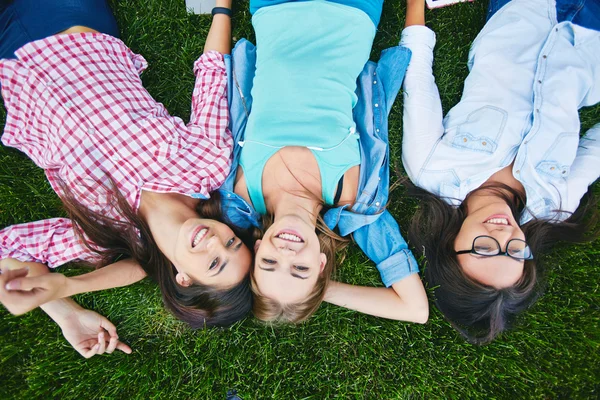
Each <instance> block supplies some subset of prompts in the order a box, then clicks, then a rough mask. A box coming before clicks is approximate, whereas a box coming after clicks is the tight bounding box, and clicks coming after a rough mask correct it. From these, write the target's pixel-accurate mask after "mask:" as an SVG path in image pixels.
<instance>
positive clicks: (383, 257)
mask: <svg viewBox="0 0 600 400" xmlns="http://www.w3.org/2000/svg"><path fill="white" fill-rule="evenodd" d="M409 60H410V51H409V50H408V49H406V48H404V47H401V46H397V47H393V48H390V49H387V50H384V51H383V52H382V54H381V58H380V60H379V62H377V63H374V62H368V63H367V64H366V65H365V67H364V69H363V71H362V73H361V74H360V76H359V78H358V81H357V85H358V87H357V94H358V103H357V105H356V107H355V108H354V110H353V114H354V120H355V122H356V131H357V132H359V133H360V150H361V168H360V181H359V192H358V197H357V199H356V202H355V204H354V205H353V206H352V208H349V207H348V206H343V207H337V208H331V209H329V210H328V211H327V212H326V213H325V217H324V219H325V223H326V224H327V226H329V228H331V229H334V228H335V227H337V228H338V230H339V233H340V234H341V235H342V236H346V235H349V234H351V233H352V234H354V240H355V241H356V243H357V244H358V245H359V246H360V248H361V249H362V250H363V251H364V252H365V254H366V255H367V256H368V257H369V258H370V259H371V260H372V261H373V262H375V263H376V264H377V269H378V270H379V272H380V274H381V279H382V281H383V283H384V284H385V285H386V286H388V287H389V286H391V285H392V284H393V283H395V282H398V281H400V280H402V279H404V278H406V277H407V276H409V275H412V274H415V273H418V272H419V268H418V265H417V262H416V260H415V258H414V256H413V254H412V253H411V251H410V250H409V249H408V247H407V244H406V241H405V240H404V239H403V237H402V235H401V233H400V229H399V227H398V224H397V223H396V221H395V220H394V218H393V217H392V216H391V215H390V213H389V212H388V211H387V210H385V206H386V203H387V200H388V194H389V149H388V114H389V112H390V109H391V107H392V104H393V102H394V99H395V98H396V95H397V94H398V91H399V90H400V87H401V85H402V80H403V78H404V72H405V71H406V67H407V65H408V61H409ZM225 62H226V65H227V70H228V73H229V74H228V75H229V93H228V99H229V104H230V128H231V131H232V133H233V137H234V143H235V144H234V152H233V164H232V166H231V171H232V172H231V174H230V175H229V177H228V178H227V180H226V181H225V183H224V185H223V186H222V188H221V195H222V198H223V203H222V206H223V210H224V212H225V214H226V215H227V217H228V218H229V220H230V221H231V222H232V223H233V224H236V225H238V226H240V227H242V228H247V227H250V226H259V225H260V222H259V221H260V216H259V215H258V213H256V211H254V210H253V208H252V207H251V206H250V205H249V204H248V203H247V202H246V201H245V200H244V199H242V198H241V197H239V196H238V195H236V194H235V193H233V188H234V182H235V175H236V171H237V167H238V161H239V154H240V150H241V147H240V146H239V144H238V142H239V141H240V140H243V137H244V130H245V127H246V122H247V120H248V115H249V113H250V109H251V107H252V96H251V94H250V92H251V89H252V80H253V78H254V70H255V64H256V48H255V46H254V45H253V44H252V43H250V42H248V41H247V40H245V39H242V40H240V41H239V42H238V43H237V44H236V46H235V48H234V49H233V52H232V55H231V57H226V59H225Z"/></svg>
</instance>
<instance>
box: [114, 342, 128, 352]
mask: <svg viewBox="0 0 600 400" xmlns="http://www.w3.org/2000/svg"><path fill="white" fill-rule="evenodd" d="M117 349H119V350H121V351H122V352H123V353H125V354H131V347H129V346H127V345H126V344H125V343H123V342H121V341H119V342H117Z"/></svg>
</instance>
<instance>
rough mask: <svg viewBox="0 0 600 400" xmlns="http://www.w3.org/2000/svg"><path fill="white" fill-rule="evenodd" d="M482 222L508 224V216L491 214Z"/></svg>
mask: <svg viewBox="0 0 600 400" xmlns="http://www.w3.org/2000/svg"><path fill="white" fill-rule="evenodd" d="M483 223H484V224H492V225H504V226H510V222H509V218H508V216H506V215H492V216H491V217H489V218H488V219H486V220H485V221H483Z"/></svg>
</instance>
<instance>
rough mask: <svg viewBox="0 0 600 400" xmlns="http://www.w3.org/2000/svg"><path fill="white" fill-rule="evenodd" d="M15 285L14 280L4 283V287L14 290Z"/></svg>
mask: <svg viewBox="0 0 600 400" xmlns="http://www.w3.org/2000/svg"><path fill="white" fill-rule="evenodd" d="M13 286H14V284H13V282H12V281H10V282H8V283H7V284H6V285H4V288H5V289H6V290H13V289H15V288H14V287H13Z"/></svg>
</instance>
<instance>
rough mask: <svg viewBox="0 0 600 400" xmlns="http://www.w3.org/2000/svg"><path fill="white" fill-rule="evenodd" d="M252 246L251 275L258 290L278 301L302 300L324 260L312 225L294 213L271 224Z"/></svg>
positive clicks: (311, 286)
mask: <svg viewBox="0 0 600 400" xmlns="http://www.w3.org/2000/svg"><path fill="white" fill-rule="evenodd" d="M255 248H256V266H255V268H254V272H253V274H254V280H255V282H256V285H257V287H258V290H259V291H260V293H261V294H262V295H263V296H265V297H268V298H270V299H273V300H276V301H278V302H280V303H282V304H293V303H299V302H302V301H303V300H305V299H306V298H307V297H308V295H309V294H310V293H311V292H312V290H313V288H314V287H315V284H316V282H317V279H318V278H319V276H320V275H321V273H322V272H323V269H324V268H325V264H326V262H327V257H326V256H325V254H323V253H321V251H320V245H319V238H318V237H317V234H316V233H315V229H314V227H312V226H310V225H309V224H307V223H306V222H305V221H303V220H302V219H300V218H296V217H294V216H285V217H283V218H281V219H280V220H278V221H277V222H275V223H274V224H273V225H271V227H270V228H269V229H268V230H267V232H265V234H264V236H263V239H262V240H259V241H257V242H256V247H255Z"/></svg>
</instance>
